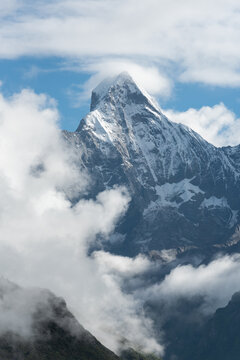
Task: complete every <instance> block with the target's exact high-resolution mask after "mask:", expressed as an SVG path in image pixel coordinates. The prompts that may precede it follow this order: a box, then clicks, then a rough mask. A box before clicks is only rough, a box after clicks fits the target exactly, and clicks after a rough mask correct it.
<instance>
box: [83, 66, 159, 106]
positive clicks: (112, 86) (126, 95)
mask: <svg viewBox="0 0 240 360" xmlns="http://www.w3.org/2000/svg"><path fill="white" fill-rule="evenodd" d="M106 103H108V104H109V103H110V104H112V105H117V104H118V105H121V106H125V105H126V104H149V106H153V107H155V106H157V105H156V104H155V103H154V100H153V99H152V98H151V96H150V95H149V94H148V93H147V92H146V91H145V90H144V89H142V88H141V87H140V86H139V85H138V84H137V83H136V81H134V80H133V78H132V77H131V76H130V75H129V73H128V72H126V71H124V72H122V73H120V74H119V75H117V76H113V77H108V78H106V79H105V80H103V81H102V82H101V83H100V84H99V85H98V86H97V87H96V88H95V89H94V90H93V91H92V97H91V106H90V110H91V111H93V110H95V109H97V108H99V107H102V106H104V104H106Z"/></svg>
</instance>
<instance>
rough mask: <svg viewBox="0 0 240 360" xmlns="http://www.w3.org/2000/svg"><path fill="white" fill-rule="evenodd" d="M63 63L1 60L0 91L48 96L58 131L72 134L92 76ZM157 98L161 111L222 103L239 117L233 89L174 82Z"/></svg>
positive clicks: (239, 101)
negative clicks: (52, 101) (53, 105)
mask: <svg viewBox="0 0 240 360" xmlns="http://www.w3.org/2000/svg"><path fill="white" fill-rule="evenodd" d="M63 64H64V60H63V59H62V58H60V57H41V58H38V57H20V58H18V59H13V60H9V59H4V60H0V79H1V81H2V82H3V84H2V89H1V90H2V93H3V94H4V95H5V96H7V97H8V96H11V95H12V94H13V93H18V92H20V91H21V90H22V89H25V88H30V89H33V90H34V91H35V92H36V93H37V94H39V93H45V94H48V95H49V96H50V97H52V98H54V99H55V100H56V101H57V107H58V109H59V112H60V126H61V128H62V129H66V130H69V131H74V130H75V129H76V128H77V126H78V123H79V121H80V120H81V119H82V117H84V116H85V115H86V114H87V113H88V111H89V104H90V98H89V97H88V98H83V99H81V98H80V100H79V101H76V100H77V99H78V97H79V94H81V90H82V87H83V86H84V84H85V83H86V81H88V80H89V78H90V77H91V76H92V73H88V72H85V71H84V72H81V71H77V72H76V71H74V69H73V70H71V69H66V70H63V69H62V67H63ZM156 98H157V100H158V101H159V104H160V105H161V106H162V107H163V108H166V109H173V110H176V111H180V112H182V111H186V110H188V109H189V108H195V109H199V108H201V107H202V106H206V105H207V106H214V105H216V104H219V103H221V102H223V103H224V104H225V105H226V106H227V108H228V109H230V110H232V111H233V112H235V114H236V115H237V116H238V117H239V116H240V90H239V88H236V87H234V88H231V87H222V86H213V85H206V84H198V83H181V82H176V83H175V84H174V87H173V89H172V93H171V95H170V96H169V97H168V98H165V97H163V96H158V95H156Z"/></svg>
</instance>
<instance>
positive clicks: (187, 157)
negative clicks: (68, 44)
mask: <svg viewBox="0 0 240 360" xmlns="http://www.w3.org/2000/svg"><path fill="white" fill-rule="evenodd" d="M63 135H64V137H65V139H66V140H67V141H68V142H69V143H70V144H71V146H73V147H75V148H76V149H77V151H78V152H79V164H81V166H83V167H85V168H87V170H88V171H89V173H90V174H91V177H92V181H93V183H92V190H91V195H92V196H94V195H95V194H96V193H97V192H98V191H100V190H103V189H105V188H109V187H112V186H115V185H125V186H126V187H127V188H128V189H129V192H130V194H131V196H132V202H131V205H130V208H129V210H128V213H127V214H126V216H125V218H124V220H123V221H122V223H121V224H119V226H118V228H117V232H118V235H116V234H115V235H114V238H112V239H110V241H109V242H108V244H107V245H105V246H108V248H109V249H110V250H111V251H115V252H119V253H123V254H128V255H134V254H136V253H138V252H144V251H151V250H161V249H171V248H179V249H180V251H183V250H184V249H189V248H200V249H205V248H206V247H209V246H211V247H212V246H216V245H217V246H222V245H225V244H227V242H228V241H230V240H231V237H232V236H233V234H234V232H235V230H236V227H237V224H238V222H239V209H240V191H239V190H240V171H239V166H237V165H236V164H235V161H234V159H233V155H232V154H230V150H226V149H221V148H216V147H214V146H213V145H211V144H209V143H208V142H207V141H205V140H204V139H202V138H201V137H200V136H199V135H198V134H196V133H195V132H194V131H192V130H191V129H189V128H187V127H185V126H183V125H181V124H176V123H173V122H171V121H170V120H168V119H167V118H166V117H165V116H164V115H163V114H162V112H161V110H160V109H159V107H158V105H156V104H155V102H154V101H153V100H152V99H151V97H150V96H149V95H148V94H146V92H145V91H143V90H142V89H140V88H139V87H138V85H137V84H136V83H135V82H134V81H133V79H132V78H131V77H130V76H129V75H128V74H127V73H122V74H120V75H119V76H117V77H115V78H111V79H107V80H105V81H104V82H102V83H101V84H100V85H99V86H98V87H97V88H96V89H95V90H94V91H93V93H92V101H91V111H90V113H89V114H88V115H87V116H86V117H85V118H84V119H83V120H82V121H81V122H80V124H79V127H78V129H77V131H76V132H74V133H69V132H66V131H65V132H64V133H63ZM203 251H204V250H203Z"/></svg>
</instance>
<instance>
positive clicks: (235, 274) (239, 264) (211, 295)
mask: <svg viewBox="0 0 240 360" xmlns="http://www.w3.org/2000/svg"><path fill="white" fill-rule="evenodd" d="M239 276H240V257H239V254H236V255H233V256H223V257H219V258H217V259H215V260H213V261H212V262H210V263H209V264H208V265H201V266H199V267H193V266H192V265H184V266H179V267H176V268H175V269H173V270H172V271H171V273H170V274H169V275H167V276H166V278H165V279H164V281H163V282H162V283H161V284H159V285H155V286H153V287H152V288H151V289H150V291H149V294H148V296H149V298H150V299H154V298H155V299H157V298H159V299H165V300H167V301H168V302H175V301H177V299H178V298H179V297H185V298H192V297H194V296H197V295H202V296H204V305H203V307H202V310H203V311H204V312H206V313H212V312H214V311H215V310H216V309H217V308H219V307H223V306H226V305H227V303H228V302H229V300H230V299H231V297H232V295H233V294H234V293H235V292H237V291H239V290H240V284H239Z"/></svg>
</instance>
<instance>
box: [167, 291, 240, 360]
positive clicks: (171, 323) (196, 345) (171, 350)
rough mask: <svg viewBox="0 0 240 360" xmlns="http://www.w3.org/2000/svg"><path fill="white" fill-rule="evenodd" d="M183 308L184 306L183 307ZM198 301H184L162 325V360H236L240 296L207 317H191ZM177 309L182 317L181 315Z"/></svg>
mask: <svg viewBox="0 0 240 360" xmlns="http://www.w3.org/2000/svg"><path fill="white" fill-rule="evenodd" d="M184 305H185V306H184ZM196 305H197V302H196V300H195V302H194V301H193V300H192V301H191V302H185V303H184V302H183V303H182V304H181V306H180V308H178V314H174V313H173V314H172V317H171V316H170V318H168V320H167V321H166V323H165V325H164V326H165V331H166V334H167V338H168V341H169V342H168V346H167V349H166V354H165V359H166V360H168V359H169V360H170V359H179V360H189V359H191V360H202V359H204V360H215V359H217V360H225V359H228V360H237V359H239V354H240V341H239V334H240V293H236V294H234V295H233V297H232V299H231V301H230V302H229V304H228V305H227V306H226V307H224V308H221V309H218V310H217V311H216V312H215V313H214V314H213V315H212V316H210V317H208V318H205V319H204V318H201V319H199V318H198V319H197V318H196V317H195V318H194V313H195V314H196ZM180 309H181V310H182V312H181V317H179V315H180Z"/></svg>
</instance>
